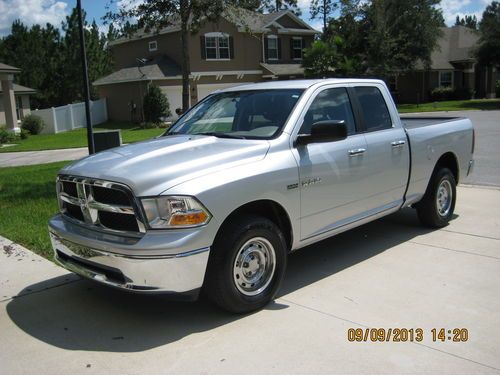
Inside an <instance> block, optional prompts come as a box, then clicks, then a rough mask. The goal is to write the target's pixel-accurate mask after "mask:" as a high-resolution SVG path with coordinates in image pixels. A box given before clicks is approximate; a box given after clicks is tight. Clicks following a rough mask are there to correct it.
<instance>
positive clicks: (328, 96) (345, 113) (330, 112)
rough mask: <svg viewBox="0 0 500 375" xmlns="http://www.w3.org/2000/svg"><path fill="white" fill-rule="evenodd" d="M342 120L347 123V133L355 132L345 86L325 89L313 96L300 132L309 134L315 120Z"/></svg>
mask: <svg viewBox="0 0 500 375" xmlns="http://www.w3.org/2000/svg"><path fill="white" fill-rule="evenodd" d="M327 120H343V121H345V123H346V125H347V134H354V133H356V126H355V123H354V116H353V114H352V108H351V102H350V101H349V96H348V95H347V91H346V89H345V88H335V89H326V90H323V91H321V92H320V93H319V94H318V95H317V96H316V98H314V100H313V102H312V103H311V106H310V107H309V109H308V110H307V112H306V115H305V116H304V122H303V123H302V127H301V128H300V134H310V133H311V127H312V125H313V124H314V123H315V122H318V121H327Z"/></svg>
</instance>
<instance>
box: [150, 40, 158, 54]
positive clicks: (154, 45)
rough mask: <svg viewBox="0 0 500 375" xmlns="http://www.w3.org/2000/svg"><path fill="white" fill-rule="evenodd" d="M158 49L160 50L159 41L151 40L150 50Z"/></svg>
mask: <svg viewBox="0 0 500 375" xmlns="http://www.w3.org/2000/svg"><path fill="white" fill-rule="evenodd" d="M156 50H158V43H156V40H153V41H151V42H149V52H154V51H156Z"/></svg>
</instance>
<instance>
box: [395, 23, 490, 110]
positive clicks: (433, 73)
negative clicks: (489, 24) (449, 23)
mask: <svg viewBox="0 0 500 375" xmlns="http://www.w3.org/2000/svg"><path fill="white" fill-rule="evenodd" d="M442 30H443V35H442V37H441V38H440V39H439V42H438V47H437V48H436V49H435V50H434V52H433V53H432V56H431V67H430V70H424V69H423V68H420V69H418V70H417V71H415V72H412V73H407V74H403V75H399V76H397V77H395V78H394V79H393V81H391V82H389V86H390V88H391V91H392V92H393V95H394V98H395V99H396V101H397V102H398V103H422V102H428V101H429V100H430V93H431V91H432V90H433V89H435V88H437V87H452V88H454V89H469V90H472V91H473V92H474V96H475V97H476V98H491V97H494V95H495V82H496V80H497V79H499V78H500V77H499V75H498V72H497V71H496V70H495V68H493V67H484V66H481V65H479V64H478V63H477V62H476V59H475V57H474V53H473V52H474V49H475V48H476V47H477V44H478V40H479V34H478V32H476V31H475V30H472V29H470V28H467V27H465V26H453V27H443V28H442Z"/></svg>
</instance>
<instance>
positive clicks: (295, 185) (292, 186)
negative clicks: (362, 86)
mask: <svg viewBox="0 0 500 375" xmlns="http://www.w3.org/2000/svg"><path fill="white" fill-rule="evenodd" d="M298 187H299V184H291V185H287V186H286V189H287V190H292V189H297V188H298Z"/></svg>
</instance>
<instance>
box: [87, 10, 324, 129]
mask: <svg viewBox="0 0 500 375" xmlns="http://www.w3.org/2000/svg"><path fill="white" fill-rule="evenodd" d="M317 33H319V32H318V31H317V30H315V29H313V28H312V27H311V26H309V25H308V24H307V23H305V22H304V21H302V20H301V19H300V18H298V17H297V16H295V15H294V14H293V13H292V12H290V11H280V12H275V13H269V14H261V13H257V12H252V11H247V10H239V9H238V10H236V11H232V12H225V13H224V14H223V16H222V17H221V18H220V19H219V21H218V22H216V23H207V24H205V25H203V26H202V28H201V29H200V30H199V32H198V33H196V34H191V35H190V37H189V41H188V43H189V55H190V65H191V67H190V68H191V69H190V70H191V74H190V104H191V105H193V104H195V103H197V102H198V101H199V100H201V99H203V98H204V97H205V96H207V95H208V94H209V93H210V92H212V91H214V90H217V89H221V88H226V87H231V86H236V85H241V84H244V83H249V82H260V81H264V80H270V79H293V78H299V77H303V75H304V70H303V68H302V66H301V63H302V56H303V49H304V48H306V47H308V46H310V44H311V43H312V41H313V39H314V35H315V34H317ZM110 48H111V50H112V53H113V57H114V62H115V71H114V72H113V73H112V74H110V75H108V76H106V77H102V78H100V79H98V80H97V81H95V82H94V83H93V84H94V86H95V87H96V88H97V89H98V91H99V95H100V97H101V98H103V97H105V98H106V99H107V107H108V115H109V118H110V119H113V120H127V121H128V120H132V121H140V120H141V119H142V98H143V96H144V93H145V90H146V87H147V85H148V84H151V83H152V84H155V85H158V86H159V87H160V88H161V90H162V91H163V93H164V94H165V95H166V96H167V98H168V100H169V104H170V110H171V112H172V114H173V117H174V118H175V109H176V108H180V107H182V81H181V68H180V66H181V34H180V26H179V25H175V24H174V25H172V26H169V27H167V28H164V29H162V30H161V31H159V32H156V33H144V32H138V33H136V34H135V35H134V36H133V37H131V38H121V39H118V40H116V41H114V42H112V43H110Z"/></svg>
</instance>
